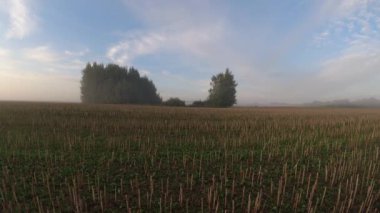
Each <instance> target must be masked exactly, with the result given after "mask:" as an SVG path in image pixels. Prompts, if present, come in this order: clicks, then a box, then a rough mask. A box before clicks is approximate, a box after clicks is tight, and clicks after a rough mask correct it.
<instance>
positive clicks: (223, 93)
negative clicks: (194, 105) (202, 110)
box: [207, 69, 237, 107]
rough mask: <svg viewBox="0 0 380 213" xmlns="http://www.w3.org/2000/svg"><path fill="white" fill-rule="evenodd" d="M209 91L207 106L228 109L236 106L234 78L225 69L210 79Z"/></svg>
mask: <svg viewBox="0 0 380 213" xmlns="http://www.w3.org/2000/svg"><path fill="white" fill-rule="evenodd" d="M210 85H211V89H210V90H209V96H208V100H207V104H208V105H209V106H213V107H230V106H232V105H234V104H236V86H237V83H236V82H235V80H234V76H233V75H232V73H231V71H229V70H228V69H226V71H225V72H224V73H219V74H217V75H215V76H212V78H211V83H210Z"/></svg>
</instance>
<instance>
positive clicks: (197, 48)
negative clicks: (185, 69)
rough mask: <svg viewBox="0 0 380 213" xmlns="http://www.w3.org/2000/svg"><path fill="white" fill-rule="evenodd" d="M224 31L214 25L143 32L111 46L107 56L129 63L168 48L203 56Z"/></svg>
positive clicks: (114, 60)
mask: <svg viewBox="0 0 380 213" xmlns="http://www.w3.org/2000/svg"><path fill="white" fill-rule="evenodd" d="M222 31H223V29H222V27H220V26H218V25H214V26H210V27H207V28H189V29H186V30H184V31H179V30H172V31H157V32H156V31H153V32H147V33H145V34H142V33H141V34H139V35H137V36H136V35H134V36H130V37H129V38H127V39H125V40H123V41H121V42H119V43H118V44H116V45H114V46H111V47H110V48H109V49H108V51H107V57H108V58H109V59H111V61H113V62H116V63H119V64H128V63H132V62H133V60H134V59H135V58H137V57H140V56H144V55H149V54H153V53H157V52H159V51H167V50H170V51H181V52H182V53H185V54H186V53H187V54H193V55H197V56H201V55H205V54H207V50H208V47H209V46H210V45H211V44H214V42H217V41H218V39H219V37H220V35H221V34H222V33H223V32H222Z"/></svg>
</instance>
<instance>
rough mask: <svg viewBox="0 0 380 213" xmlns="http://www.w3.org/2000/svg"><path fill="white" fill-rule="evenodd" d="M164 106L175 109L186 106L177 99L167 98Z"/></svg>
mask: <svg viewBox="0 0 380 213" xmlns="http://www.w3.org/2000/svg"><path fill="white" fill-rule="evenodd" d="M163 104H164V105H165V106H176V107H184V106H186V103H185V101H183V100H181V99H179V98H169V99H168V100H166V101H165V102H164V103H163Z"/></svg>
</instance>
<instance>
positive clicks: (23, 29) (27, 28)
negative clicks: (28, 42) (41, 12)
mask: <svg viewBox="0 0 380 213" xmlns="http://www.w3.org/2000/svg"><path fill="white" fill-rule="evenodd" d="M8 4H9V12H8V13H9V20H10V27H9V29H8V31H7V32H6V38H7V39H23V38H24V37H26V36H27V35H29V34H30V33H31V32H32V31H33V29H34V27H35V19H34V17H33V15H32V13H31V11H30V10H29V8H28V7H27V4H26V2H25V0H8Z"/></svg>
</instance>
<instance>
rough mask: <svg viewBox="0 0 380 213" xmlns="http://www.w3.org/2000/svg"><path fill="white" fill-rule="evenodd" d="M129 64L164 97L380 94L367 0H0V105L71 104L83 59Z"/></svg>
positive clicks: (377, 19) (379, 36)
mask: <svg viewBox="0 0 380 213" xmlns="http://www.w3.org/2000/svg"><path fill="white" fill-rule="evenodd" d="M93 61H97V62H102V63H111V62H112V63H117V64H120V65H123V66H135V67H136V68H138V69H139V70H140V71H141V73H143V74H144V75H147V76H148V77H149V78H150V79H152V80H153V81H154V82H155V84H156V87H157V89H158V92H159V93H160V94H161V96H162V97H163V98H164V99H166V98H168V97H180V98H182V99H184V100H187V101H192V100H199V99H205V98H206V97H207V93H208V89H209V81H210V78H211V76H212V75H213V74H216V73H219V72H223V71H224V70H225V69H226V68H227V67H228V68H230V70H232V72H233V73H234V75H235V78H236V80H237V82H238V84H239V85H238V88H237V92H238V93H237V98H238V104H240V105H249V104H268V103H273V102H287V103H302V102H309V101H313V100H332V99H344V98H349V99H359V98H369V97H375V98H380V84H379V82H380V1H378V0H286V1H278V0H253V1H229V0H219V1H216V0H214V1H212V0H193V1H184V0H183V1H182V0H110V1H100V0H93V1H90V0H76V1H62V0H59V1H58V0H49V1H47V0H0V100H36V101H70V102H78V101H80V90H79V87H80V78H81V70H82V69H83V68H84V66H85V64H86V63H87V62H93Z"/></svg>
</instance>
